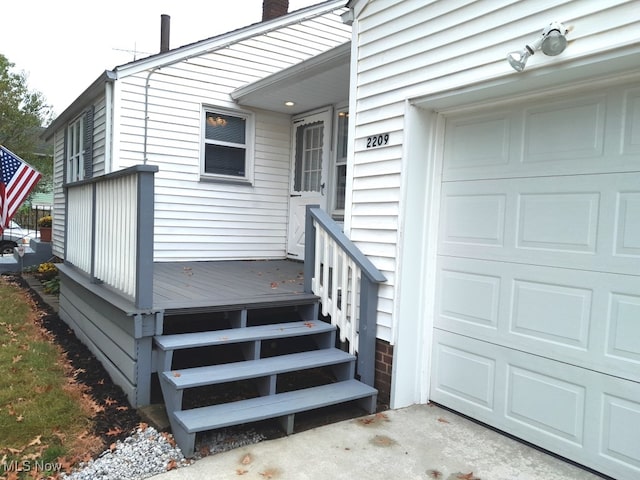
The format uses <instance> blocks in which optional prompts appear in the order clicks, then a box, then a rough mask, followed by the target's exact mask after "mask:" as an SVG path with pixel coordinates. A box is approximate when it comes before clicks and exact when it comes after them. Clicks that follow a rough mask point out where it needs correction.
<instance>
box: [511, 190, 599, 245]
mask: <svg viewBox="0 0 640 480" xmlns="http://www.w3.org/2000/svg"><path fill="white" fill-rule="evenodd" d="M517 198H518V206H517V212H518V213H517V215H518V225H517V231H518V234H517V244H516V248H517V249H521V250H522V249H525V250H526V249H543V250H549V251H556V252H573V253H596V238H597V237H596V236H597V233H598V210H599V205H600V194H599V193H598V192H591V193H568V192H562V193H529V194H521V195H518V197H517ZM568 225H571V228H567V226H568Z"/></svg>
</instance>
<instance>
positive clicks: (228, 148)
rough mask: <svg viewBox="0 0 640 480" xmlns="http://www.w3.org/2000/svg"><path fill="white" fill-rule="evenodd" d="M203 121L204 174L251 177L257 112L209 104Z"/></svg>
mask: <svg viewBox="0 0 640 480" xmlns="http://www.w3.org/2000/svg"><path fill="white" fill-rule="evenodd" d="M203 123H204V125H203V128H202V131H203V133H204V134H203V139H202V142H203V146H202V165H201V170H200V173H201V175H202V177H204V178H212V179H221V180H224V179H227V180H240V181H247V182H249V181H251V179H252V178H251V171H252V166H253V163H252V158H253V151H252V144H253V116H252V115H251V114H250V113H246V112H236V111H233V112H231V111H225V110H218V109H209V108H207V109H205V111H204V118H203Z"/></svg>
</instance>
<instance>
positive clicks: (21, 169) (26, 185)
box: [0, 145, 42, 232]
mask: <svg viewBox="0 0 640 480" xmlns="http://www.w3.org/2000/svg"><path fill="white" fill-rule="evenodd" d="M40 177H42V175H40V172H38V171H37V170H35V169H33V168H32V167H31V166H29V165H27V164H26V163H25V162H24V161H22V160H21V159H20V158H19V157H18V156H17V155H15V154H14V153H12V152H10V151H9V150H7V149H6V148H4V147H3V146H2V145H0V232H2V230H4V229H5V228H7V226H8V225H9V222H10V221H11V218H12V217H13V214H14V213H16V210H17V209H18V207H20V205H22V202H23V201H24V199H25V198H26V197H27V195H29V192H31V190H32V189H33V187H35V186H36V184H37V183H38V181H39V180H40Z"/></svg>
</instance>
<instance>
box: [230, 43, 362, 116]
mask: <svg viewBox="0 0 640 480" xmlns="http://www.w3.org/2000/svg"><path fill="white" fill-rule="evenodd" d="M350 59H351V42H347V43H344V44H342V45H340V46H338V47H336V48H333V49H331V50H328V51H327V52H324V53H322V54H320V55H317V56H315V57H312V58H310V59H308V60H305V61H303V62H301V63H298V64H296V65H293V66H292V67H289V68H286V69H284V70H280V71H279V72H277V73H274V74H272V75H269V76H268V77H265V78H263V79H261V80H258V81H256V82H253V83H249V84H247V85H245V86H242V87H240V88H238V89H236V90H234V91H233V92H232V93H231V98H233V99H234V100H235V101H236V102H237V103H238V104H239V105H242V106H246V107H251V108H260V109H264V110H270V111H275V112H281V113H288V114H297V113H302V112H307V111H310V110H313V109H314V108H318V107H323V106H325V105H336V104H339V103H342V102H346V101H347V100H348V99H349V67H350ZM285 102H293V105H290V106H288V105H287V104H286V103H285Z"/></svg>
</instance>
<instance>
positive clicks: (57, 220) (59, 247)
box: [51, 130, 66, 258]
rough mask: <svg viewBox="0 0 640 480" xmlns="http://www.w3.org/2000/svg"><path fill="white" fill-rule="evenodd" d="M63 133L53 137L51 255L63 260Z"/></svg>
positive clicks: (61, 131) (60, 132)
mask: <svg viewBox="0 0 640 480" xmlns="http://www.w3.org/2000/svg"><path fill="white" fill-rule="evenodd" d="M64 139H65V135H64V131H63V130H60V131H58V132H56V134H55V135H54V136H53V234H52V241H53V243H52V245H51V248H52V253H53V254H54V255H56V256H58V257H60V258H64V222H65V205H64V203H65V202H64V190H63V189H62V185H63V184H64V183H65V182H64V169H63V165H64V162H65V161H66V159H65V158H64Z"/></svg>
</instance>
